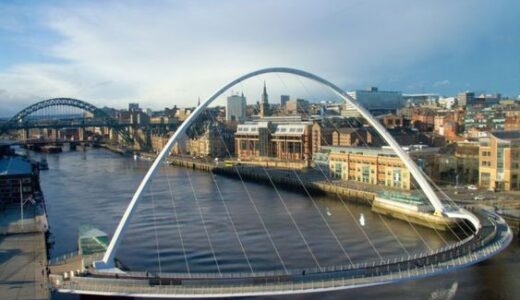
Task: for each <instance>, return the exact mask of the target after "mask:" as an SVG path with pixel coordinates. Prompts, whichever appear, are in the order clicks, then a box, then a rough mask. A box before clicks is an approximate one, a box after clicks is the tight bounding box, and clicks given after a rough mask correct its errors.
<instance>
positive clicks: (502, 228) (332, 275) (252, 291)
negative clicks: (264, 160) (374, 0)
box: [50, 68, 512, 298]
mask: <svg viewBox="0 0 520 300" xmlns="http://www.w3.org/2000/svg"><path fill="white" fill-rule="evenodd" d="M269 73H283V74H291V75H294V76H299V77H303V78H306V79H308V80H311V81H314V82H316V83H318V84H320V85H322V86H324V87H326V88H327V89H329V90H330V91H332V92H333V93H335V94H336V95H337V96H339V97H340V98H341V99H343V100H344V101H345V102H346V103H347V104H349V105H350V106H351V107H353V108H355V109H356V110H357V111H358V112H359V113H360V114H361V116H362V117H363V118H365V119H366V121H367V122H368V123H369V124H370V125H371V126H372V127H373V128H374V129H375V130H376V131H377V132H378V133H379V134H380V135H381V136H382V138H383V139H384V140H385V141H386V142H387V143H388V145H389V146H390V147H391V148H392V149H393V151H395V153H396V155H397V156H398V157H399V158H400V159H401V161H402V162H403V164H404V165H405V166H406V168H407V169H408V170H409V171H410V174H411V175H412V176H413V178H414V179H415V182H416V183H417V185H418V188H419V189H420V190H421V191H422V192H423V193H424V195H425V198H426V200H427V201H428V204H429V205H431V207H433V211H432V215H434V216H439V217H444V218H449V219H455V220H457V224H458V223H459V222H460V223H462V224H464V226H466V229H467V231H469V234H467V236H466V237H465V238H464V239H462V240H459V241H458V242H455V243H453V244H450V245H447V246H445V247H443V248H439V249H435V250H431V251H428V252H423V253H417V254H413V255H410V254H408V255H404V254H403V256H402V257H401V258H392V259H386V260H385V259H378V260H374V261H371V262H363V263H352V262H350V263H348V262H347V261H346V262H345V264H341V265H335V266H329V267H316V268H314V269H307V270H306V271H305V272H302V271H301V270H290V269H286V270H283V271H271V272H251V273H220V272H219V273H218V274H217V273H215V274H213V273H210V274H207V273H190V274H184V273H164V272H157V273H150V272H135V271H123V270H122V269H120V268H118V267H117V264H115V255H116V252H117V250H118V248H119V245H120V242H121V239H122V237H123V235H124V234H125V231H126V229H127V228H128V224H129V222H130V220H131V219H132V217H133V215H134V214H135V211H136V207H137V204H138V203H139V202H140V200H141V198H142V197H143V193H144V192H145V190H146V189H147V188H148V187H149V184H150V183H151V181H152V179H153V178H154V176H156V173H157V171H158V170H159V168H160V166H161V165H162V164H163V163H164V162H165V160H166V159H167V158H168V156H169V154H170V153H171V151H172V148H173V147H174V145H175V144H176V143H177V142H179V139H180V138H181V137H182V136H183V135H184V134H185V133H186V131H187V129H188V128H189V126H190V125H192V123H193V122H194V121H195V120H196V118H197V117H198V116H199V115H201V113H202V112H203V111H204V110H205V109H206V108H207V107H208V105H210V104H211V103H212V102H213V101H215V100H216V99H217V98H218V97H219V96H221V95H222V94H223V93H225V92H226V91H228V90H229V89H230V88H232V87H233V86H235V85H237V84H239V83H241V82H243V81H245V80H247V79H249V78H253V77H256V76H259V75H262V74H269ZM237 172H238V168H237ZM173 188H179V189H180V188H183V187H173ZM511 240H512V233H511V230H510V229H509V227H508V226H507V224H506V223H505V222H504V220H503V219H502V218H500V217H499V216H498V215H496V214H494V213H492V212H489V211H486V210H483V209H479V208H471V209H470V208H466V209H465V208H462V207H457V206H456V205H455V204H454V203H453V202H452V201H451V200H450V199H449V198H448V197H447V196H446V195H445V194H443V193H442V192H440V191H436V190H435V187H434V186H432V185H431V184H430V182H429V180H428V178H426V176H425V175H424V174H423V173H422V171H421V170H420V169H419V168H418V167H417V166H416V165H415V163H414V162H413V161H412V160H411V159H410V157H409V156H408V154H407V153H406V152H404V151H403V149H402V148H401V147H400V146H399V145H398V143H397V142H396V141H395V140H394V139H393V137H392V136H391V135H390V134H389V133H388V132H387V131H386V130H385V128H384V127H383V126H382V125H381V124H380V123H379V122H378V121H377V120H376V119H375V118H374V117H373V116H372V115H371V114H370V113H369V112H368V111H367V110H366V109H365V108H363V107H362V106H361V105H360V104H359V103H357V102H356V101H355V100H354V99H352V98H351V97H349V96H348V95H347V94H346V93H345V92H344V91H343V90H341V89H340V88H339V87H337V86H336V85H334V84H332V83H331V82H329V81H327V80H325V79H323V78H321V77H318V76H316V75H314V74H311V73H308V72H305V71H301V70H297V69H291V68H267V69H262V70H258V71H254V72H251V73H248V74H246V75H243V76H241V77H239V78H237V79H236V80H233V81H232V82H230V83H229V84H227V85H225V86H224V87H222V88H221V89H220V90H218V91H217V92H216V93H215V94H213V95H212V96H211V97H209V98H208V99H207V100H206V101H204V102H202V103H201V104H200V105H199V106H198V107H197V108H196V109H195V111H193V113H192V114H191V115H190V116H189V117H188V118H187V119H186V120H185V121H184V122H183V123H182V124H181V125H180V126H179V128H178V129H177V130H176V131H175V134H174V135H173V136H171V138H170V139H169V141H168V143H167V144H166V146H165V147H164V148H163V149H162V151H161V152H160V153H159V155H158V156H157V158H156V159H155V161H154V162H153V164H152V166H151V167H150V169H149V170H148V172H147V173H146V175H145V176H144V178H143V180H142V181H141V183H140V184H139V186H138V188H137V190H136V192H135V194H134V195H133V197H132V199H131V200H130V203H129V205H128V207H127V209H126V211H125V212H124V214H123V217H122V218H121V221H120V222H119V225H118V226H117V228H116V230H115V232H114V234H113V236H112V239H111V241H110V244H109V245H108V248H107V250H106V253H104V255H103V257H97V256H95V255H94V256H85V257H80V258H78V257H70V258H68V259H65V260H63V261H61V262H57V263H55V265H53V266H52V267H53V270H54V271H53V275H51V276H50V282H51V285H52V287H53V289H55V290H56V291H58V292H64V293H78V294H88V295H106V296H111V295H113V296H133V297H153V298H175V297H181V298H185V297H203V298H208V297H243V296H258V295H283V294H298V293H313V292H320V291H331V290H340V289H351V288H358V287H366V286H373V285H380V284H389V283H395V282H400V281H403V280H409V279H416V278H421V277H426V276H431V275H436V274H442V273H446V272H450V271H453V270H456V269H460V268H463V267H466V266H469V265H472V264H476V263H478V262H480V261H483V260H485V259H487V258H489V257H491V256H493V255H495V254H497V253H499V252H500V251H502V250H503V249H504V248H505V247H507V246H508V245H509V243H510V242H511ZM78 262H81V263H80V264H78ZM78 266H79V267H78ZM55 270H60V272H56V271H55Z"/></svg>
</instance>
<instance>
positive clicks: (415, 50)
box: [0, 0, 504, 111]
mask: <svg viewBox="0 0 520 300" xmlns="http://www.w3.org/2000/svg"><path fill="white" fill-rule="evenodd" d="M492 4H493V5H491V4H490V3H487V2H485V1H471V2H470V1H430V2H419V1H409V0H408V1H407V0H395V1H384V0H378V1H339V0H338V1H328V2H323V1H274V0H268V1H197V2H191V1H172V2H169V1H153V2H146V3H145V2H140V1H136V2H120V1H113V2H111V1H95V2H86V1H85V2H78V1H74V2H63V3H58V4H55V5H51V4H49V5H45V6H38V7H35V8H34V10H35V11H33V12H32V13H34V14H35V15H36V16H37V17H36V20H37V21H36V22H35V23H34V24H32V26H33V27H43V28H45V29H46V30H48V31H49V32H50V33H52V37H49V39H48V40H49V42H48V44H44V45H41V47H39V49H40V53H39V54H40V55H41V56H42V57H49V58H52V59H53V60H55V61H51V62H45V63H44V62H38V63H34V62H32V63H31V62H27V63H21V64H15V65H13V66H9V67H8V68H4V69H3V70H1V69H0V89H4V90H6V91H7V92H5V93H4V94H3V95H4V96H2V95H0V97H3V98H1V99H0V111H2V110H5V109H6V107H15V106H16V107H20V106H21V104H20V103H19V102H16V103H15V102H13V99H25V100H24V101H22V102H23V104H25V102H28V101H31V102H34V101H35V100H39V99H42V98H50V97H57V96H69V97H76V98H80V99H87V100H90V101H91V102H92V103H94V104H98V105H101V104H107V105H112V106H116V107H122V106H124V105H125V104H126V103H127V102H129V101H136V100H137V101H141V102H142V103H143V104H144V105H145V106H153V107H155V108H160V107H164V106H171V105H173V104H181V105H182V104H186V105H192V104H194V103H196V101H197V97H198V96H201V97H205V96H208V95H210V94H211V93H212V92H213V91H215V90H216V89H217V88H220V87H221V86H222V85H223V84H225V83H226V82H227V81H229V80H231V79H233V78H234V77H236V76H238V75H240V74H242V73H245V72H248V71H251V70H253V69H257V68H261V67H266V66H292V67H297V68H302V69H307V70H309V71H312V72H315V73H317V74H319V75H322V76H324V77H325V78H327V79H330V80H332V81H333V82H336V83H338V84H339V85H340V86H342V87H345V88H347V89H348V88H351V87H352V88H355V87H359V86H360V85H366V84H367V83H371V82H381V81H384V80H390V79H392V80H394V81H395V82H397V83H399V82H400V80H401V77H402V76H401V75H400V74H401V73H403V72H409V69H411V68H413V67H414V66H415V65H416V64H417V63H418V62H421V61H424V60H427V59H428V58H430V57H432V56H434V55H436V54H437V53H439V52H448V53H454V54H456V53H460V52H464V51H466V50H467V48H468V47H471V46H472V43H474V42H476V41H477V40H478V37H479V36H481V35H485V34H486V32H488V31H489V30H492V29H493V26H487V27H486V28H481V27H480V26H479V22H481V18H482V17H484V16H485V17H487V18H488V19H493V18H495V19H496V18H497V16H498V15H499V14H500V12H501V10H503V9H504V5H501V4H500V3H492ZM469 12H471V13H469ZM25 13H26V10H25V9H24V14H25ZM15 24H16V19H11V21H10V22H9V23H8V24H7V25H9V26H10V27H13V26H15ZM7 25H5V27H8V26H7ZM488 25H489V24H488ZM26 26H27V25H24V28H23V30H31V29H26V28H25V27H26ZM15 27H16V26H15ZM477 29H478V30H477ZM17 30H18V29H17ZM20 30H21V29H20ZM100 83H102V84H100ZM6 94H7V95H9V96H5V95H6Z"/></svg>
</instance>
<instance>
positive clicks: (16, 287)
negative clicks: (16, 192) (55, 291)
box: [0, 205, 49, 299]
mask: <svg viewBox="0 0 520 300" xmlns="http://www.w3.org/2000/svg"><path fill="white" fill-rule="evenodd" d="M20 215H21V214H20V208H19V207H8V208H6V209H4V210H2V211H0V298H1V299H49V289H48V283H47V282H48V281H47V273H46V266H47V245H46V238H45V233H46V231H47V228H48V226H47V219H46V216H45V213H44V210H43V209H42V208H41V207H40V206H38V205H36V206H31V207H29V208H25V209H24V218H23V221H22V219H21V217H20Z"/></svg>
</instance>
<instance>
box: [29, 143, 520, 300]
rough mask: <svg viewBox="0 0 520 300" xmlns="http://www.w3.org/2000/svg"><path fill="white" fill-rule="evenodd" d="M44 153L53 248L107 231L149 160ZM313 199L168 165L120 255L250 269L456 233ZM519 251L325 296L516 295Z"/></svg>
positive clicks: (147, 265)
mask: <svg viewBox="0 0 520 300" xmlns="http://www.w3.org/2000/svg"><path fill="white" fill-rule="evenodd" d="M32 155H33V156H35V158H36V159H38V155H37V154H32ZM47 160H48V162H49V167H50V170H49V171H44V172H42V174H41V182H42V188H43V190H44V193H45V196H46V200H47V208H48V214H49V222H50V226H51V231H52V234H53V235H54V237H55V240H56V243H55V245H54V247H53V249H52V251H51V256H58V255H61V254H64V253H68V252H71V251H74V250H76V248H77V228H78V226H79V225H81V224H92V225H95V226H96V227H98V228H100V229H101V230H103V231H105V232H107V233H109V234H111V233H112V232H113V231H114V229H115V227H116V225H117V222H118V221H119V219H120V217H121V215H122V214H123V211H124V209H125V207H126V205H127V204H128V201H129V200H130V198H131V196H132V194H133V192H134V191H135V189H136V187H137V185H138V183H139V181H140V180H141V178H142V177H143V175H144V173H145V172H146V170H147V168H148V167H149V164H150V163H149V162H147V161H140V160H138V161H134V160H133V159H131V158H128V157H122V156H119V155H117V154H114V153H111V152H108V151H105V150H101V149H94V150H89V151H86V152H82V151H78V152H64V153H62V154H58V155H47ZM215 181H216V184H215ZM170 187H171V188H170ZM313 200H314V201H312V200H311V199H309V197H307V196H305V195H304V194H300V193H293V192H289V191H286V190H283V189H277V190H275V189H273V188H272V187H268V186H264V185H259V184H254V183H245V184H242V183H241V182H240V181H239V180H235V179H230V178H224V177H218V176H217V177H214V178H213V177H212V176H211V175H210V174H208V173H204V172H198V171H193V170H188V169H181V168H174V167H169V166H164V167H163V168H162V170H161V173H160V174H159V175H158V176H157V178H156V180H154V181H153V183H152V185H151V188H150V189H149V190H148V191H147V193H146V196H145V197H144V198H143V201H142V203H141V204H140V205H139V207H138V208H137V211H136V214H135V217H134V218H133V219H132V221H131V224H130V226H129V228H128V231H127V232H126V234H125V236H124V239H123V242H122V244H121V247H120V249H119V251H118V253H117V255H116V256H117V257H118V258H119V259H120V260H121V261H122V262H123V263H124V264H125V265H127V266H128V267H130V268H131V269H135V270H149V271H157V270H161V271H163V272H251V270H252V271H265V270H281V269H283V266H285V267H286V268H289V269H305V268H312V267H315V266H317V265H320V266H330V265H338V264H348V259H351V260H352V261H354V262H363V261H371V260H375V259H378V258H379V255H381V256H382V257H385V258H391V257H396V256H401V255H403V254H404V253H405V249H406V251H408V252H411V253H416V252H421V251H426V249H427V247H430V248H435V247H440V246H442V245H443V244H444V240H447V241H453V238H452V237H451V235H446V234H439V233H437V232H434V231H432V230H429V229H423V228H420V227H411V226H410V224H408V223H405V222H402V221H396V220H392V219H387V218H382V217H380V216H379V215H377V214H374V213H372V212H371V211H370V209H369V208H367V207H364V206H358V205H353V204H347V205H345V204H344V203H342V202H340V201H338V200H336V199H332V198H327V197H313ZM255 207H256V210H255ZM288 211H289V212H290V216H291V217H292V218H291V217H290V216H289V214H288ZM229 216H231V218H230V217H229ZM361 216H363V218H364V220H365V222H364V226H361V224H360V221H359V219H360V218H361ZM262 221H263V222H262ZM264 225H265V227H264ZM329 227H330V229H331V230H330V229H329ZM332 232H333V233H332ZM365 233H366V235H368V236H369V237H370V241H371V243H372V244H371V243H369V242H368V241H367V239H366V237H365ZM392 233H393V234H395V236H394V235H393V234H392ZM425 242H426V244H425ZM403 248H404V249H403ZM212 250H213V251H212ZM277 253H278V254H277ZM519 253H520V249H519V247H518V243H517V241H516V240H515V241H513V245H512V246H511V247H510V248H509V249H508V250H507V251H506V252H505V253H504V254H502V255H500V256H498V257H496V258H493V259H492V260H490V261H488V262H484V263H482V264H479V265H477V266H474V267H471V268H468V269H465V270H462V271H459V272H454V273H450V274H447V275H445V276H442V277H433V278H428V279H424V280H418V281H411V282H405V283H401V284H395V285H389V286H380V287H375V288H370V289H360V290H352V291H343V292H336V293H326V294H321V295H319V297H320V298H331V299H332V298H338V297H341V298H345V297H347V298H348V297H352V299H357V298H359V297H364V298H370V297H375V298H389V299H398V298H399V299H402V298H406V299H451V298H453V297H454V298H453V299H474V298H479V297H480V298H482V299H487V298H491V299H493V298H500V297H502V298H503V299H508V298H511V299H515V298H516V297H514V296H519V295H520V292H519V288H518V284H517V283H516V282H517V281H516V279H517V278H518V275H520V271H519V264H518V254H519ZM186 258H187V259H186ZM515 276H516V277H515ZM317 296H318V295H307V296H297V297H296V298H307V297H308V298H312V297H317ZM54 297H55V298H66V297H63V296H60V295H55V296H54ZM67 297H69V296H67ZM292 298H294V297H292Z"/></svg>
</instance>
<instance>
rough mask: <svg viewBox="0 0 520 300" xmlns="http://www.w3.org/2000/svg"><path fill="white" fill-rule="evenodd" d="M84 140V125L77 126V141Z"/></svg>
mask: <svg viewBox="0 0 520 300" xmlns="http://www.w3.org/2000/svg"><path fill="white" fill-rule="evenodd" d="M84 140H85V127H80V128H78V141H84Z"/></svg>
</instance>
